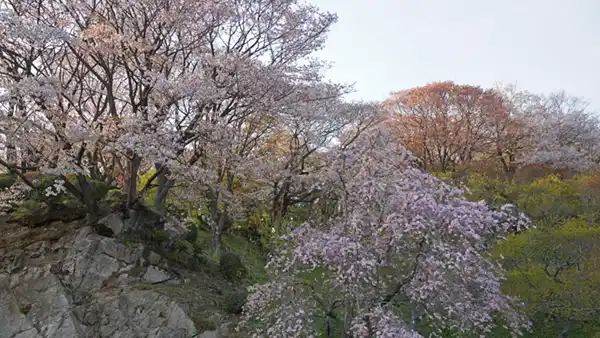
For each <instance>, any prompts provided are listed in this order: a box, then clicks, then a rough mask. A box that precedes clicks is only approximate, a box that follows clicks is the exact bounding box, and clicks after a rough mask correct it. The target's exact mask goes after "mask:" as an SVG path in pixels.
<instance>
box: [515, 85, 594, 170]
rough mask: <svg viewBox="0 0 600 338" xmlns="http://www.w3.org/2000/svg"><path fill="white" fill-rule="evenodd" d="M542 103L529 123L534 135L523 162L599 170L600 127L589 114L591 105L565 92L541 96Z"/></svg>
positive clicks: (554, 166)
mask: <svg viewBox="0 0 600 338" xmlns="http://www.w3.org/2000/svg"><path fill="white" fill-rule="evenodd" d="M541 104H542V107H541V109H540V110H539V112H538V113H537V114H536V116H535V118H534V119H533V120H531V122H530V123H531V126H530V128H532V129H533V130H534V131H535V133H534V135H533V140H532V147H531V149H530V151H529V152H527V153H526V154H523V157H522V158H521V160H522V162H523V163H526V164H532V163H535V164H544V165H548V166H550V167H552V168H556V169H570V170H575V171H584V170H590V169H594V168H596V167H597V165H598V163H599V162H598V161H599V160H600V157H599V155H600V153H599V149H598V142H599V141H600V125H599V121H598V119H597V118H596V117H595V116H594V115H593V114H592V113H591V112H589V111H588V109H587V106H588V104H587V103H586V102H585V101H584V100H582V99H580V98H577V97H573V96H569V95H568V94H567V93H565V92H564V91H561V92H557V93H552V94H550V95H548V96H545V97H542V98H541Z"/></svg>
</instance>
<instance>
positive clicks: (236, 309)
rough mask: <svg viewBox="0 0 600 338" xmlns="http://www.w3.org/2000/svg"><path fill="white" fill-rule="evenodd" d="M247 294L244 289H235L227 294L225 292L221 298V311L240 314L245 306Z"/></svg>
mask: <svg viewBox="0 0 600 338" xmlns="http://www.w3.org/2000/svg"><path fill="white" fill-rule="evenodd" d="M247 297H248V293H247V292H246V289H244V288H236V289H234V290H231V291H229V292H226V293H225V295H224V297H223V310H225V312H227V313H231V314H240V313H242V309H243V307H244V304H246V298H247Z"/></svg>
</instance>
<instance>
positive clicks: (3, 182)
mask: <svg viewBox="0 0 600 338" xmlns="http://www.w3.org/2000/svg"><path fill="white" fill-rule="evenodd" d="M16 181H17V177H16V176H15V175H11V174H0V190H3V189H8V188H10V187H12V185H13V184H15V182H16Z"/></svg>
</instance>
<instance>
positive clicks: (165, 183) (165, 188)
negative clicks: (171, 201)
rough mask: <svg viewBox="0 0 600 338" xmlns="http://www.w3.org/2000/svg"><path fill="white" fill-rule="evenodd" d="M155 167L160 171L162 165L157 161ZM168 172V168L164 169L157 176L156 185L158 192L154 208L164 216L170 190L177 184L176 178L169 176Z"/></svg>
mask: <svg viewBox="0 0 600 338" xmlns="http://www.w3.org/2000/svg"><path fill="white" fill-rule="evenodd" d="M154 167H155V168H156V170H157V171H159V170H160V168H161V167H162V165H160V164H158V163H157V164H155V165H154ZM167 174H168V170H166V169H163V170H162V171H160V173H159V174H158V176H157V178H156V181H157V185H158V186H157V187H156V194H155V196H154V210H156V211H157V212H158V213H159V214H161V215H163V216H164V215H165V204H166V201H167V196H168V195H169V190H170V189H171V188H172V187H173V185H174V184H175V181H174V180H172V179H168V178H167Z"/></svg>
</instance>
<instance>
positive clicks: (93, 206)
mask: <svg viewBox="0 0 600 338" xmlns="http://www.w3.org/2000/svg"><path fill="white" fill-rule="evenodd" d="M76 178H77V183H78V185H79V189H80V190H81V200H82V202H83V204H84V205H85V208H86V214H87V217H86V223H87V225H95V224H96V222H97V221H98V218H99V213H98V201H96V197H95V194H94V191H93V189H92V187H91V186H90V184H89V183H88V181H87V179H86V177H85V176H84V175H83V174H77V176H76Z"/></svg>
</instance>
